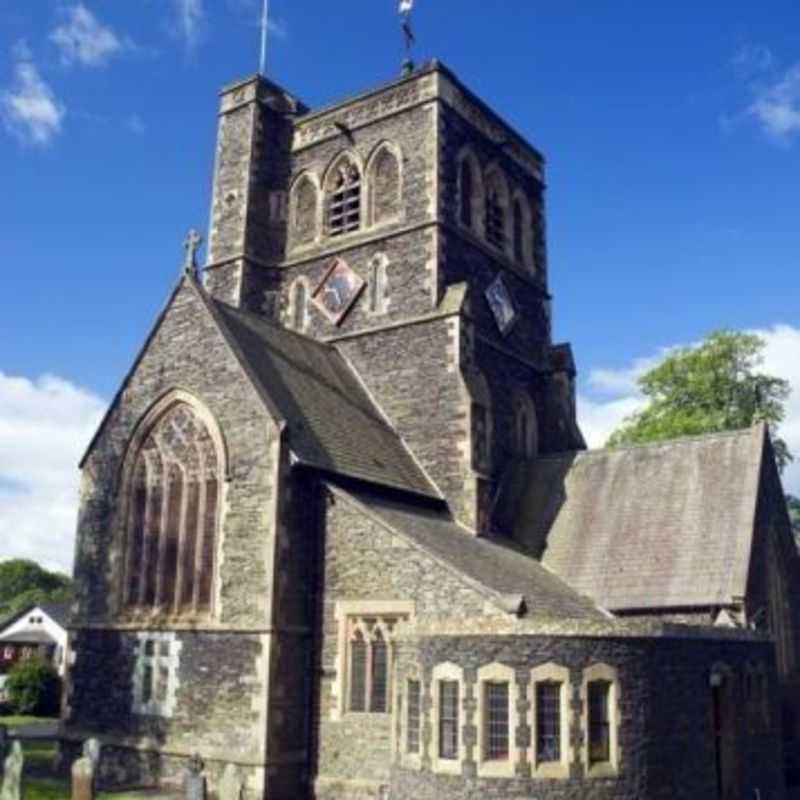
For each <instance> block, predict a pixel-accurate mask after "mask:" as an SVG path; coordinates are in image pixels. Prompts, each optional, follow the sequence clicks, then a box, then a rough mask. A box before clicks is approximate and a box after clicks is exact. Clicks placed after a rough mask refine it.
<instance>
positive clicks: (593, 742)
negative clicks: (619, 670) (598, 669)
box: [588, 681, 611, 764]
mask: <svg viewBox="0 0 800 800" xmlns="http://www.w3.org/2000/svg"><path fill="white" fill-rule="evenodd" d="M588 695H589V763H590V764H603V763H606V762H608V761H610V760H611V720H610V716H609V700H610V695H611V684H610V683H609V682H608V681H591V682H590V683H589V684H588Z"/></svg>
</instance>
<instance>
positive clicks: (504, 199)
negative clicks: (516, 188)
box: [486, 172, 509, 250]
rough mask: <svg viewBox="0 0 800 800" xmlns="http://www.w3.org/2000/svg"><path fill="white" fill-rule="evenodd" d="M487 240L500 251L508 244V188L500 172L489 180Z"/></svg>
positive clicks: (492, 175) (495, 173)
mask: <svg viewBox="0 0 800 800" xmlns="http://www.w3.org/2000/svg"><path fill="white" fill-rule="evenodd" d="M486 238H487V239H488V241H489V243H490V244H492V245H494V246H495V247H496V248H497V249H498V250H505V249H506V246H507V244H508V238H509V237H508V187H507V186H506V184H505V182H504V180H503V178H502V176H501V175H500V173H499V172H494V173H492V174H491V175H490V177H489V178H488V180H487V192H486Z"/></svg>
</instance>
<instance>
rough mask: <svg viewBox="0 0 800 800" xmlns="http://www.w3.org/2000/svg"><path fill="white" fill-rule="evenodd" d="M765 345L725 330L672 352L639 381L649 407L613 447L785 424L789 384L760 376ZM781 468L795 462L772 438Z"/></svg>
mask: <svg viewBox="0 0 800 800" xmlns="http://www.w3.org/2000/svg"><path fill="white" fill-rule="evenodd" d="M763 351H764V340H763V339H761V338H760V337H759V336H756V335H755V334H751V333H740V332H736V331H729V330H722V331H717V332H715V333H712V334H711V335H710V336H709V337H708V338H707V339H706V340H705V341H704V342H702V343H701V344H699V345H697V346H696V347H683V348H680V349H678V350H674V351H672V352H670V353H669V354H668V355H667V356H666V357H665V358H664V360H663V361H662V362H661V363H660V364H658V365H657V366H656V367H653V369H651V370H649V371H648V372H646V373H645V374H644V375H642V377H641V378H639V387H640V388H641V390H642V392H643V393H644V395H645V396H646V397H647V398H648V403H647V405H646V406H645V407H644V408H643V409H642V410H641V411H638V412H636V413H635V414H633V415H631V416H630V417H628V418H627V419H626V420H625V421H624V422H623V424H622V426H621V427H620V428H619V429H618V430H616V431H615V432H614V433H613V434H612V436H611V438H610V439H609V442H608V444H609V446H610V447H613V446H615V445H620V444H628V443H635V442H654V441H659V440H662V439H673V438H676V437H679V436H696V435H698V434H701V433H713V432H717V431H728V430H736V429H738V428H746V427H748V426H750V425H753V424H754V423H756V422H762V421H763V422H767V423H769V424H770V426H771V427H772V429H773V430H774V429H775V428H776V427H777V426H778V425H779V424H780V423H781V422H782V420H783V417H784V403H785V401H786V399H787V397H788V396H789V392H790V386H789V382H788V381H786V380H783V379H782V378H777V377H774V376H772V375H765V374H764V373H763V372H760V371H759V367H760V366H761V365H762V363H763ZM773 445H774V447H775V455H776V458H777V460H778V466H779V467H780V468H781V469H783V468H784V467H785V466H786V464H787V463H788V462H789V461H791V460H792V456H791V454H790V453H789V450H788V448H787V446H786V443H785V442H784V441H783V440H782V439H780V438H777V437H776V438H773Z"/></svg>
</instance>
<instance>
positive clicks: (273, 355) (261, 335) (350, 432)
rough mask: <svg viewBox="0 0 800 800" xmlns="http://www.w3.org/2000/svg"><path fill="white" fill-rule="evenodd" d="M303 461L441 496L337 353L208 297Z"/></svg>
mask: <svg viewBox="0 0 800 800" xmlns="http://www.w3.org/2000/svg"><path fill="white" fill-rule="evenodd" d="M199 291H200V294H201V296H203V298H204V299H205V301H206V303H207V304H208V306H209V308H211V310H212V311H213V312H214V315H215V317H216V318H217V320H218V322H219V323H220V328H221V329H222V332H223V334H225V335H226V336H227V338H228V340H229V342H230V343H231V344H232V346H233V349H234V351H235V352H236V353H237V355H239V357H240V358H241V359H242V362H243V364H244V366H245V367H246V368H247V370H248V372H249V373H250V376H251V378H252V379H253V380H254V381H255V382H256V388H257V389H259V391H260V393H261V396H262V397H263V398H264V400H265V403H266V404H267V405H268V406H269V407H270V409H271V411H272V412H273V414H275V415H277V416H278V417H279V418H280V419H282V420H283V421H284V422H285V423H286V425H287V426H288V428H289V443H290V446H291V448H292V451H293V453H294V454H295V455H296V457H297V459H298V460H299V461H300V462H301V463H303V464H307V465H309V466H313V467H316V468H318V469H321V470H325V471H327V472H331V473H336V474H340V475H346V476H351V477H355V478H360V479H363V480H367V481H371V482H373V483H378V484H382V485H385V486H390V487H392V488H397V489H403V490H405V491H409V492H413V493H415V494H419V495H426V496H429V497H436V498H440V497H441V495H440V494H439V492H438V490H437V489H436V487H435V486H434V485H433V483H432V482H431V480H430V479H429V478H428V476H427V475H426V474H425V472H424V471H423V469H422V467H421V466H420V465H419V464H418V462H417V461H416V460H415V459H414V456H413V455H412V454H411V451H410V450H409V449H408V447H407V446H406V444H405V443H404V442H403V440H402V439H401V438H400V436H399V435H398V434H397V432H396V431H395V430H394V429H393V428H392V427H391V425H390V424H389V422H388V421H387V419H386V418H385V416H384V415H383V413H382V412H381V411H380V409H379V408H378V406H377V404H376V403H375V402H374V401H373V399H372V398H371V397H370V395H369V393H368V392H367V390H366V388H365V386H364V384H363V383H362V381H361V379H360V378H359V376H358V374H357V373H356V372H355V370H354V369H353V368H352V367H351V366H350V364H349V363H348V362H347V360H346V359H345V358H344V356H342V354H341V353H339V351H338V350H336V348H335V347H332V346H330V345H326V344H322V343H320V342H317V341H315V340H313V339H310V338H308V337H305V336H301V335H299V334H297V333H294V332H293V331H290V330H287V329H285V328H282V327H279V326H277V325H273V324H271V323H270V322H268V321H267V320H265V319H263V318H262V317H258V316H256V315H254V314H250V313H247V312H244V311H241V310H239V309H235V308H233V307H231V306H228V305H226V304H225V303H221V302H219V301H217V300H215V299H213V298H210V297H208V296H207V295H206V294H205V292H203V290H202V289H199Z"/></svg>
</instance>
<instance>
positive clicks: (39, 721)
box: [0, 714, 58, 728]
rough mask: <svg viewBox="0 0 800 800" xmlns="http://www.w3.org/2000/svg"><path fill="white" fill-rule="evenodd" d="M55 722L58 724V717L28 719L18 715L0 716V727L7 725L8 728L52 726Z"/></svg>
mask: <svg viewBox="0 0 800 800" xmlns="http://www.w3.org/2000/svg"><path fill="white" fill-rule="evenodd" d="M55 722H58V717H29V716H25V715H20V714H9V715H6V716H0V725H8V727H9V728H14V727H16V726H17V725H52V724H53V723H55Z"/></svg>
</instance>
